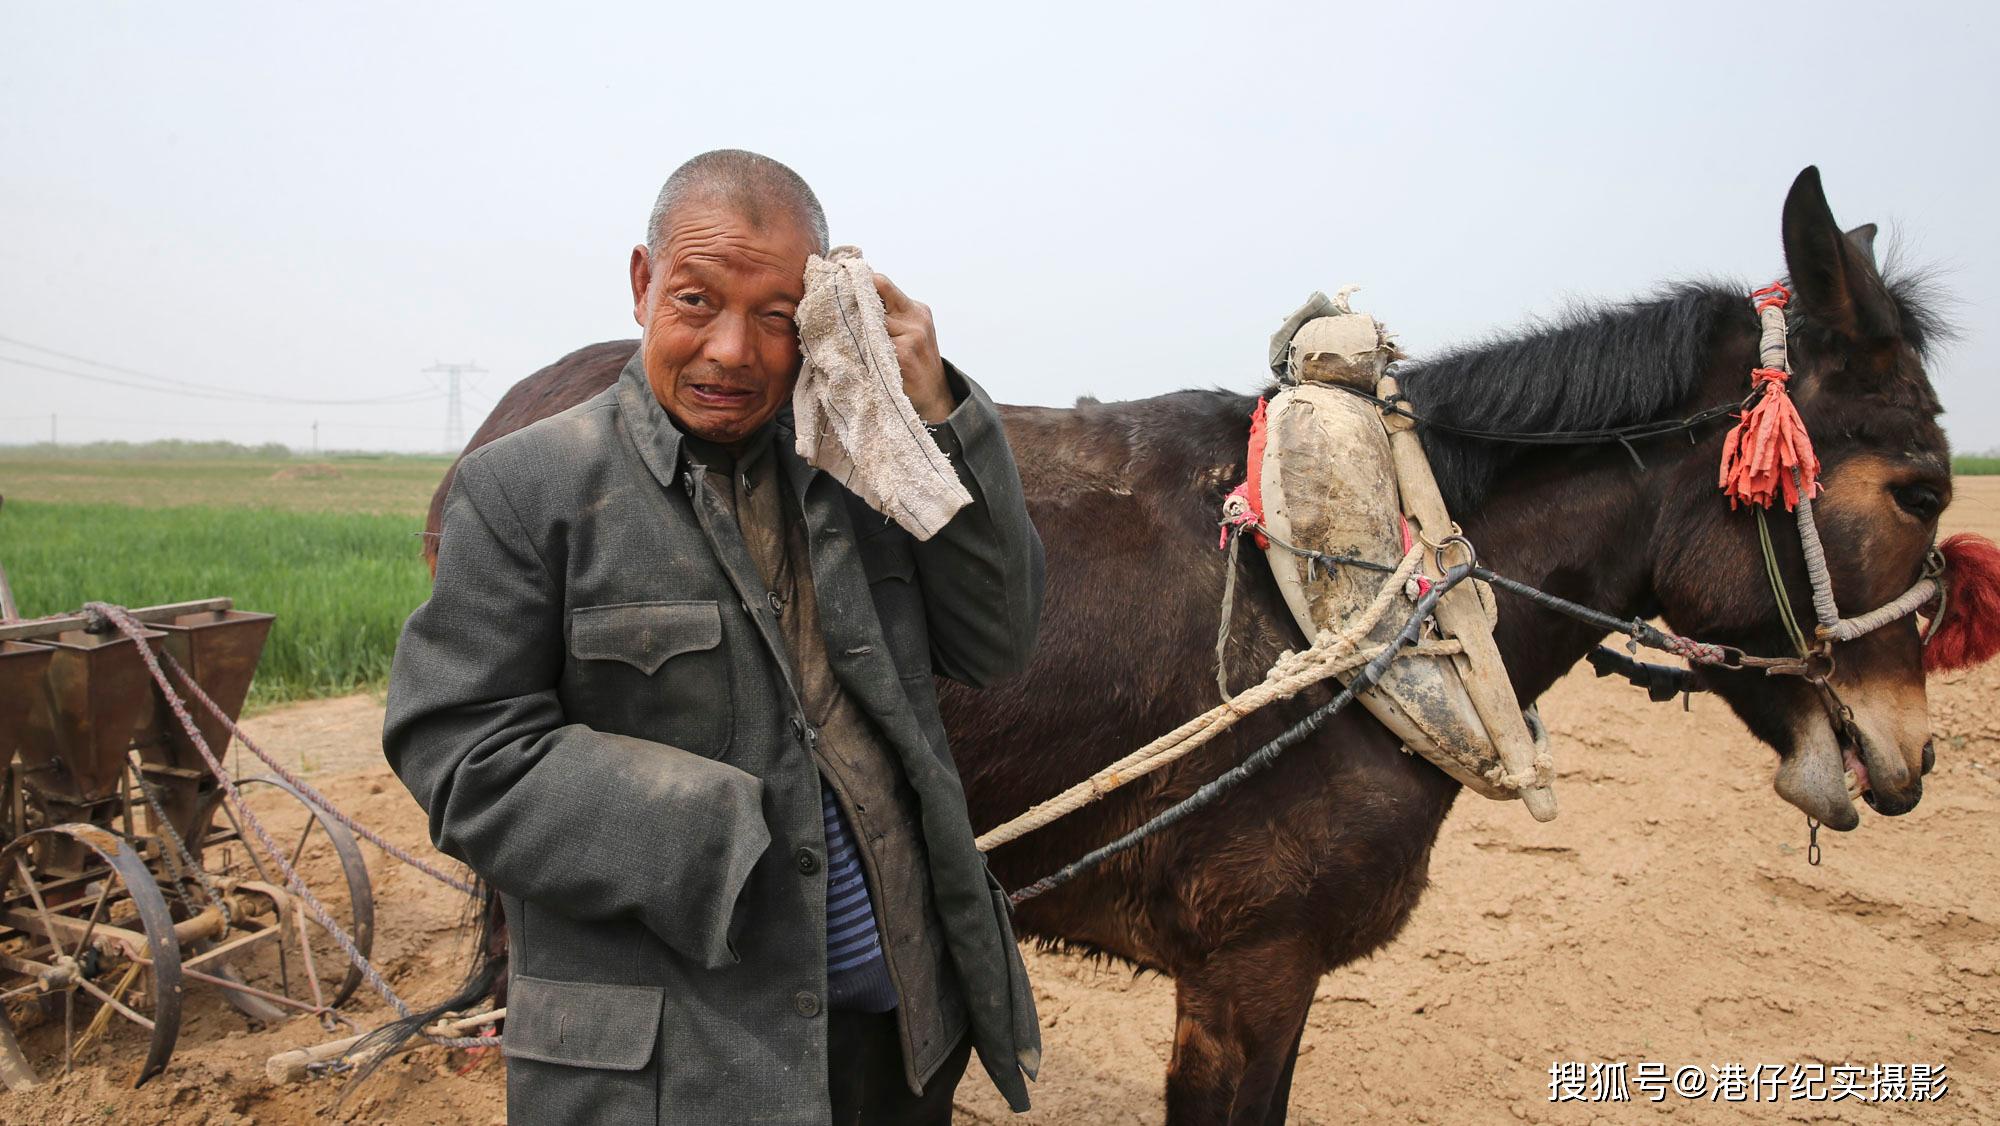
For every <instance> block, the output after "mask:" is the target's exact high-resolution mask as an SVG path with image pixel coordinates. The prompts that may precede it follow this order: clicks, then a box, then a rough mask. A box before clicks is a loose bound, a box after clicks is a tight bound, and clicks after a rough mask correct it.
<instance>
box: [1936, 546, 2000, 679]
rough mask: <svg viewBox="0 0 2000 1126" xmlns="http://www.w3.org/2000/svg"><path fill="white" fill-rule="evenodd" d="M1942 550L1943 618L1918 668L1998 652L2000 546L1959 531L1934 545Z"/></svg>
mask: <svg viewBox="0 0 2000 1126" xmlns="http://www.w3.org/2000/svg"><path fill="white" fill-rule="evenodd" d="M1938 550H1939V551H1941V552H1943V553H1944V590H1945V597H1944V618H1943V619H1942V620H1940V621H1939V622H1938V623H1937V628H1936V629H1934V630H1933V631H1932V632H1931V640H1930V643H1929V644H1928V645H1926V646H1924V671H1926V672H1950V671H1952V670H1954V669H1969V668H1971V667H1972V666H1974V665H1979V664H1984V663H1986V662H1987V661H1990V660H1992V659H1993V657H1994V655H1995V654H2000V547H1996V546H1994V544H1993V541H1992V540H1989V539H1987V538H1986V537H1984V536H1974V535H1967V534H1960V535H1956V536H1953V537H1951V538H1950V539H1948V540H1946V541H1944V543H1942V544H1940V545H1938Z"/></svg>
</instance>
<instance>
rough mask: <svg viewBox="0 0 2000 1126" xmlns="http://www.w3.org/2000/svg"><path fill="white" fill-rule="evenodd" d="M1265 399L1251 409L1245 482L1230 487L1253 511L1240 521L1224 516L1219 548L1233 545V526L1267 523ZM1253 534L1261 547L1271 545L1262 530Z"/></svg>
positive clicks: (1244, 467) (1259, 547)
mask: <svg viewBox="0 0 2000 1126" xmlns="http://www.w3.org/2000/svg"><path fill="white" fill-rule="evenodd" d="M1264 406H1265V404H1264V400H1263V399H1258V400H1257V409H1256V410H1254V411H1252V412H1250V452H1249V457H1248V459H1247V461H1246V463H1245V465H1244V466H1243V483H1242V484H1240V485H1238V486H1236V487H1235V488H1233V489H1231V490H1229V495H1230V496H1232V497H1234V496H1241V497H1242V498H1243V501H1244V503H1245V504H1246V505H1248V506H1249V509H1250V510H1249V511H1248V512H1246V513H1244V514H1243V516H1242V517H1240V518H1239V519H1236V520H1229V519H1226V518H1225V519H1224V520H1223V524H1224V527H1223V529H1222V537H1221V539H1220V541H1219V542H1218V543H1217V544H1216V547H1217V548H1218V549H1220V548H1225V547H1228V546H1229V530H1230V526H1233V525H1236V524H1247V523H1250V522H1252V521H1254V522H1256V523H1259V524H1262V523H1263V522H1264V438H1265V432H1264ZM1250 537H1251V539H1252V540H1254V541H1255V542H1256V544H1257V547H1258V550H1260V551H1261V550H1263V549H1265V548H1268V547H1270V546H1271V539H1270V537H1269V536H1266V535H1265V534H1264V533H1262V532H1252V533H1250Z"/></svg>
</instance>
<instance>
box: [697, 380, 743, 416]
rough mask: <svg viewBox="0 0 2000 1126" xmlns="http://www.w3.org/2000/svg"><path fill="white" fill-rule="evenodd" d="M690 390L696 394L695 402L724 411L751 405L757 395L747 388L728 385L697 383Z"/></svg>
mask: <svg viewBox="0 0 2000 1126" xmlns="http://www.w3.org/2000/svg"><path fill="white" fill-rule="evenodd" d="M689 390H691V391H693V392H694V400H695V402H697V403H700V404H701V405H702V406H705V407H717V408H721V409H724V410H727V409H731V408H735V407H741V406H743V405H745V404H747V403H749V402H750V400H751V399H752V398H753V397H754V394H755V393H754V392H752V391H751V390H750V389H749V388H747V387H731V386H729V385H728V384H726V383H696V384H693V385H692V386H691V387H690V388H689Z"/></svg>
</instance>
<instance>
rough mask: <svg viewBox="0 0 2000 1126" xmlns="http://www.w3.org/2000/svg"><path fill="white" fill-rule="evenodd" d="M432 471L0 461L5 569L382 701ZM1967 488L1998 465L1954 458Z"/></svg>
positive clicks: (272, 673) (75, 455)
mask: <svg viewBox="0 0 2000 1126" xmlns="http://www.w3.org/2000/svg"><path fill="white" fill-rule="evenodd" d="M448 463H449V459H446V458H441V457H409V456H387V455H382V456H374V455H350V456H332V457H325V458H322V459H319V460H311V459H306V458H303V457H296V456H287V455H285V454H284V453H283V451H282V448H279V449H271V448H265V449H259V450H251V449H245V448H242V447H184V446H180V445H178V444H167V445H166V446H150V447H137V448H133V449H103V450H97V451H92V450H89V449H85V450H82V451H71V450H62V451H56V452H54V453H51V452H49V451H48V450H46V449H43V450H40V451H37V450H34V449H32V448H30V449H15V450H0V498H4V505H0V567H5V568H6V570H7V576H8V578H9V579H10V580H11V582H12V584H13V588H14V594H15V597H16V599H17V601H19V603H20V610H21V613H22V614H24V615H28V616H39V615H43V614H55V613H60V612H63V611H67V610H74V609H76V608H77V607H79V606H81V605H82V604H83V603H84V602H86V601H92V600H95V601H103V602H114V603H120V604H122V605H126V606H145V605H153V604H156V603H161V602H180V601H185V600H188V599H194V598H213V597H229V598H234V599H235V600H236V604H237V606H238V607H240V608H242V609H245V610H262V611H265V612H268V613H273V614H276V615H277V616H278V621H277V625H276V627H275V628H274V629H273V630H272V632H271V640H270V644H269V646H268V647H267V648H266V649H265V651H264V661H263V664H262V666H261V667H260V668H259V670H258V674H257V681H256V684H255V685H254V686H253V687H252V689H251V696H250V702H251V705H252V706H253V707H255V706H262V705H269V704H274V703H280V702H283V701H288V700H298V699H305V698H309V697H315V696H331V695H340V694H343V693H348V692H355V691H363V690H370V689H379V688H380V687H381V686H382V685H383V683H384V682H385V681H386V680H387V678H388V675H389V661H390V657H391V655H392V654H393V653H394V652H395V647H396V635H397V633H398V631H400V630H401V628H402V624H403V619H404V618H405V617H407V616H408V615H409V613H410V611H411V610H413V609H415V608H416V607H417V604H418V603H420V602H422V601H423V600H424V598H425V596H426V595H427V594H428V592H429V587H430V578H429V575H428V574H427V573H426V572H425V570H424V566H423V562H422V558H421V556H420V554H419V551H420V540H419V539H418V533H419V532H420V531H422V529H423V524H424V511H425V509H426V507H427V506H428V505H429V503H430V495H431V490H432V489H434V488H436V486H437V483H438V481H439V479H440V478H441V477H442V476H443V475H444V470H445V467H446V465H447V464H448ZM1954 468H1956V469H1957V471H1958V472H1959V473H1964V474H1996V473H2000V457H1966V458H1960V459H1958V461H1957V462H1956V464H1955V466H1954Z"/></svg>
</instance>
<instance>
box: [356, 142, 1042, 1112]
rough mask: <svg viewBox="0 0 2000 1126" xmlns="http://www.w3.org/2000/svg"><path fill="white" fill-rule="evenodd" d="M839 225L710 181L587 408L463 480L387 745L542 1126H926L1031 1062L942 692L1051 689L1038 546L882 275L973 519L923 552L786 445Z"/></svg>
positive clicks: (911, 382)
mask: <svg viewBox="0 0 2000 1126" xmlns="http://www.w3.org/2000/svg"><path fill="white" fill-rule="evenodd" d="M826 244H827V235H826V220H825V217H824V215H823V213H822V211H821V209H820V205H819V201H818V200H817V199H816V198H815V197H814V195H813V193H812V191H811V189H809V188H808V187H807V186H806V184H805V182H804V181H803V180H801V179H800V178H799V177H798V176H797V174H795V173H794V172H792V171H791V170H790V169H789V168H786V167H785V166H784V165H782V164H779V163H777V162H776V161H773V160H770V159H768V158H766V157H762V156H758V155H756V154H753V153H745V152H737V151H720V152H713V153H707V154H704V155H702V156H698V157H696V158H694V159H693V160H691V161H689V162H688V163H687V164H685V165H683V166H682V167H681V168H680V169H679V170H677V171H676V172H675V173H674V174H673V176H672V177H671V178H670V179H668V181H667V183H666V185H665V186H664V187H663V188H662V189H661V190H660V195H659V201H658V203H657V204H656V205H655V207H654V210H653V214H652V220H651V223H650V225H649V228H648V230H647V238H646V242H645V244H644V245H642V246H638V247H635V248H634V249H633V251H632V260H631V281H632V300H633V315H634V316H635V317H636V318H637V320H638V322H639V324H640V325H641V326H642V327H643V329H644V340H643V343H642V345H641V347H640V349H639V351H638V352H637V353H636V354H635V355H634V356H633V357H632V359H631V361H630V362H629V363H627V364H626V366H625V370H624V372H623V373H622V374H621V375H620V377H619V379H618V382H617V384H616V385H614V386H613V387H612V388H610V389H609V390H607V391H605V392H604V393H603V394H600V395H598V396H597V397H596V398H594V399H592V400H590V401H589V402H586V403H584V404H583V405H581V406H579V407H576V408H575V409H572V410H569V411H566V412H564V413H562V414H560V415H557V416H555V417H553V418H550V419H547V420H544V421H542V422H540V423H537V424H535V425H533V426H530V427H527V428H526V429H523V430H521V431H519V432H517V433H515V434H512V435H509V436H508V437H505V438H502V439H500V440H499V441H496V442H493V443H492V444H490V445H487V446H485V447H482V448H481V449H479V450H477V451H475V452H473V453H471V454H468V455H466V457H465V458H464V460H463V461H462V462H461V463H460V465H459V468H458V475H457V481H456V484H455V485H454V487H453V489H452V492H451V496H450V500H449V502H448V504H447V507H446V512H445V518H444V531H443V538H442V541H441V544H440V548H439V553H438V560H437V577H436V585H435V588H434V590H433V592H432V595H431V598H430V600H429V601H428V602H426V603H425V604H424V605H423V606H421V607H420V608H418V610H417V612H416V613H415V614H413V615H411V617H410V620H409V622H408V624H407V625H406V626H405V627H404V630H403V636H402V641H401V643H400V645H399V646H398V647H397V650H396V662H395V669H394V672H393V674H392V676H391V680H390V686H389V716H388V724H387V727H386V730H385V731H384V734H383V743H384V748H385V750H386V752H387V754H388V758H389V761H390V764H391V765H392V766H394V767H395V769H396V772H397V773H398V775H400V776H401V777H402V779H403V781H404V782H405V783H406V784H407V785H408V786H409V788H410V791H411V793H413V794H414V795H415V796H416V799H417V801H418V802H419V803H420V804H422V806H423V807H424V809H425V811H426V812H428V813H429V815H430V825H431V834H432V837H433V839H434V840H435V841H436V843H437V845H438V847H439V848H441V849H443V850H444V851H445V852H447V853H450V854H451V855H453V856H456V857H458V858H460V859H462V860H464V861H465V862H466V863H468V864H470V865H471V866H472V867H473V868H474V869H476V870H477V871H478V872H479V873H480V875H481V876H483V877H484V878H485V879H486V880H488V881H489V882H491V884H492V885H493V886H494V887H495V888H497V889H498V890H499V891H500V893H501V895H502V901H503V904H504V906H505V909H506V914H507V921H508V938H509V943H510V954H511V960H510V964H511V972H512V977H511V980H510V982H509V991H508V1019H507V1029H506V1055H507V1057H508V1081H507V1105H508V1112H509V1115H510V1117H512V1118H513V1119H514V1120H516V1121H520V1122H532V1123H545V1122H546V1123H570V1122H619V1123H624V1122H647V1123H651V1122H670V1123H690V1124H693V1123H699V1124H702V1126H709V1124H715V1123H744V1122H769V1123H799V1124H806V1123H814V1124H817V1123H825V1122H829V1121H831V1122H838V1123H870V1124H874V1123H930V1122H947V1121H949V1120H950V1117H951V1098H952V1091H953V1089H954V1088H955V1087H956V1086H957V1083H958V1080H959V1077H960V1076H961V1074H962V1073H963V1071H964V1068H965V1065H966V1061H967V1058H968V1055H969V1053H970V1051H971V1050H972V1049H974V1048H976V1049H977V1050H978V1052H979V1055H980V1059H981V1061H982V1063H983V1064H984V1065H985V1067H986V1070H987V1072H988V1074H989V1075H990V1076H991V1077H992V1079H993V1082H994V1083H995V1084H996V1085H998V1087H999V1089H1000V1090H1001V1092H1002V1093H1003V1094H1004V1095H1005V1096H1006V1098H1007V1100H1008V1102H1009V1103H1010V1104H1012V1105H1013V1106H1014V1107H1015V1108H1017V1109H1025V1108H1026V1106H1027V1090H1026V1083H1025V1081H1024V1078H1023V1073H1024V1072H1025V1073H1026V1074H1027V1076H1028V1077H1032V1075H1033V1072H1034V1069H1035V1067H1036V1066H1037V1064H1038V1062H1039V1057H1040V1046H1039V1038H1038V1034H1037V1032H1036V1026H1035V1015H1034V1006H1033V1001H1032V999H1031V996H1030V994H1029V993H1028V990H1027V983H1026V974H1025V971H1024V969H1023V968H1022V964H1021V959H1020V954H1019V951H1018V949H1017V948H1016V947H1015V945H1014V941H1013V935H1012V931H1011V927H1010V925H1009V922H1008V919H1007V905H1006V898H1005V896H1004V895H1003V894H1001V892H1000V889H999V886H998V885H997V884H996V883H994V882H993V880H992V877H991V876H990V875H989V874H988V873H987V871H986V868H985V864H984V861H983V860H982V858H981V857H980V855H979V853H978V851H977V850H976V849H975V848H974V846H973V833H972V828H971V825H970V823H969V822H968V820H967V815H966V808H965V799H964V794H963V792H962V790H961V789H960V786H959V781H958V773H957V770H956V769H955V768H954V767H953V765H952V761H951V754H950V751H949V749H948V748H947V746H946V743H945V735H944V728H943V725H942V723H941V722H940V720H939V718H938V708H937V697H936V695H935V689H934V686H933V684H932V680H931V677H932V675H933V673H936V674H941V675H944V676H949V677H952V678H954V679H957V680H960V681H963V682H966V683H968V684H972V685H979V684H983V683H986V682H988V681H991V680H993V679H994V678H997V677H1002V676H1006V675H1008V674H1009V673H1011V672H1013V671H1015V670H1016V669H1018V668H1020V667H1021V666H1022V665H1023V664H1024V663H1025V662H1026V660H1027V658H1028V654H1029V650H1030V648H1031V646H1032V644H1033V640H1034V636H1035V628H1036V620H1037V616H1038V614H1039V611H1040V604H1041V592H1042V549H1041V543H1040V541H1039V540H1038V539H1037V538H1036V536H1035V531H1034V528H1033V526H1032V525H1031V524H1030V523H1029V521H1028V515H1027V511H1026V508H1025V506H1024V504H1023V500H1022V495H1021V484H1020V479H1019V476H1018V474H1017V472H1016V470H1015V466H1014V461H1013V455H1012V454H1011V452H1010V451H1009V450H1008V447H1007V441H1006V437H1005V435H1004V434H1003V433H1002V431H1001V427H1000V420H999V417H998V415H997V414H996V413H995V411H994V408H993V404H992V402H991V401H990V400H989V399H988V398H987V396H986V393H985V392H984V391H982V390H980V388H979V387H978V386H977V385H975V384H974V383H972V382H971V381H970V380H968V379H966V378H965V377H964V376H963V375H961V374H960V373H959V372H958V371H957V370H956V369H954V368H952V367H951V366H950V365H949V364H946V363H944V362H943V361H942V360H941V359H940V358H939V355H938V350H937V342H936V337H935V333H934V330H933V328H932V324H931V317H930V311H929V309H927V308H926V307H925V306H923V305H921V304H918V303H916V302H914V301H911V300H910V299H909V298H907V297H905V296H904V295H903V293H902V292H901V291H900V290H898V289H897V288H896V287H895V286H894V285H893V284H891V283H890V282H889V281H888V279H886V278H880V277H878V278H877V288H878V290H879V292H880V293H881V294H882V296H883V299H884V304H885V306H886V309H887V313H888V327H889V332H890V336H891V339H892V340H893V342H894V344H895V348H896V355H897V359H898V361H899V362H900V365H901V367H902V372H903V389H904V391H905V393H906V394H908V396H909V398H910V401H911V403H912V405H913V406H914V407H915V408H916V410H917V412H918V413H919V414H920V415H921V416H922V417H923V419H924V421H925V422H926V423H927V424H928V425H929V427H930V429H931V431H932V433H933V434H934V436H935V437H936V440H937V442H938V444H939V446H940V447H941V448H942V450H943V451H944V452H945V453H946V454H947V455H948V456H949V457H950V458H951V460H952V462H953V463H954V464H955V465H956V467H957V469H958V475H959V479H960V481H961V482H962V483H963V484H964V486H965V487H966V489H967V490H968V491H969V492H970V493H971V494H972V497H973V503H972V504H971V505H969V506H968V507H966V508H964V509H962V510H960V511H959V512H958V513H957V515H956V516H954V517H953V518H952V519H951V521H950V522H949V523H948V524H947V525H946V526H945V527H944V528H943V529H942V530H941V531H939V532H938V533H937V534H936V535H934V536H933V537H931V538H930V539H928V540H925V541H922V542H919V541H917V540H915V539H914V538H913V537H911V536H910V535H909V534H908V533H906V532H904V531H903V530H902V529H900V528H899V527H897V526H896V525H894V524H891V523H889V522H887V521H886V520H884V518H883V517H882V516H881V515H879V514H877V513H875V512H873V511H870V510H869V509H868V508H867V507H866V506H865V505H864V504H863V503H862V502H861V501H860V500H859V499H858V498H857V497H856V496H855V495H854V494H852V493H851V492H849V491H848V490H847V489H845V488H844V487H842V485H841V483H840V482H839V481H836V480H834V479H833V478H832V477H830V476H829V475H827V474H824V473H820V472H818V471H816V470H814V469H813V468H812V467H811V466H810V465H808V464H806V463H805V462H804V461H803V460H801V459H800V458H799V457H798V456H797V454H796V453H794V450H793V442H794V436H793V433H792V430H791V425H790V420H791V416H790V412H789V410H788V403H789V400H790V395H791V391H792V387H793V383H794V381H795V380H796V379H797V377H798V373H799V366H800V356H799V341H798V334H797V329H796V326H795V325H794V323H793V315H794V312H795V310H796V309H797V307H798V304H799V301H800V298H801V296H802V291H803V275H804V271H805V266H806V259H807V257H808V256H809V255H810V254H812V253H814V252H815V251H817V252H820V253H824V252H825V251H826V248H827V246H826Z"/></svg>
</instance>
